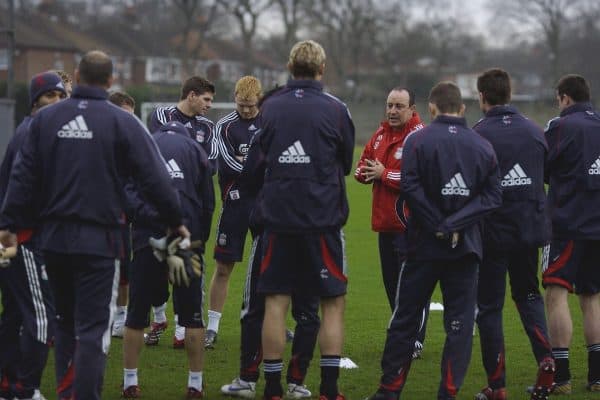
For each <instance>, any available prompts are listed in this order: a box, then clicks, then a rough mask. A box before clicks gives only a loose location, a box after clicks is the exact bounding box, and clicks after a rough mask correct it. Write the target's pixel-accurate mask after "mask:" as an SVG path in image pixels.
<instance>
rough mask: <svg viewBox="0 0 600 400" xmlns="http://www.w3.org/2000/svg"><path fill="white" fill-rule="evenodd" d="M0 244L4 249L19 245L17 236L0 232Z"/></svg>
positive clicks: (8, 232) (7, 232)
mask: <svg viewBox="0 0 600 400" xmlns="http://www.w3.org/2000/svg"><path fill="white" fill-rule="evenodd" d="M0 244H1V245H2V246H4V247H14V246H16V245H17V235H15V234H14V233H12V232H11V231H8V230H4V231H0Z"/></svg>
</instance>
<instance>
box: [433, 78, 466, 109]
mask: <svg viewBox="0 0 600 400" xmlns="http://www.w3.org/2000/svg"><path fill="white" fill-rule="evenodd" d="M429 102H430V103H432V104H435V105H436V107H437V108H438V110H440V112H441V113H442V114H446V113H458V112H460V109H461V107H462V104H463V101H462V96H461V94H460V89H459V88H458V86H456V84H455V83H454V82H447V81H446V82H440V83H438V84H437V85H435V86H434V87H433V89H431V92H429Z"/></svg>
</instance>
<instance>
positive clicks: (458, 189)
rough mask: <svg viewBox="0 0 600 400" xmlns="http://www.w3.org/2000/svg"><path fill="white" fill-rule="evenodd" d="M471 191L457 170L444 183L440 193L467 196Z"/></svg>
mask: <svg viewBox="0 0 600 400" xmlns="http://www.w3.org/2000/svg"><path fill="white" fill-rule="evenodd" d="M470 193H471V191H470V190H469V188H468V187H467V185H466V184H465V181H464V179H463V177H462V175H461V173H460V172H457V173H456V175H454V176H453V177H452V179H450V182H448V183H446V185H445V186H444V187H443V188H442V195H444V196H452V195H457V196H469V194H470Z"/></svg>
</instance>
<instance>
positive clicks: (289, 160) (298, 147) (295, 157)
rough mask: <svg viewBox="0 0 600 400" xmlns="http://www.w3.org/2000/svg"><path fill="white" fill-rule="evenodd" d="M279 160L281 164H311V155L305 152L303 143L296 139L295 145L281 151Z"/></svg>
mask: <svg viewBox="0 0 600 400" xmlns="http://www.w3.org/2000/svg"><path fill="white" fill-rule="evenodd" d="M278 160H279V162H280V163H281V164H309V163H310V156H307V155H306V153H305V152H304V148H303V147H302V143H300V141H299V140H296V141H295V142H294V144H293V145H291V146H290V147H288V148H287V150H284V151H283V153H281V155H280V156H279V159H278Z"/></svg>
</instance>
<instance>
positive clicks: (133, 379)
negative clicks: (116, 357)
mask: <svg viewBox="0 0 600 400" xmlns="http://www.w3.org/2000/svg"><path fill="white" fill-rule="evenodd" d="M137 384H138V376H137V368H134V369H127V368H123V389H127V388H128V387H129V386H137Z"/></svg>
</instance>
